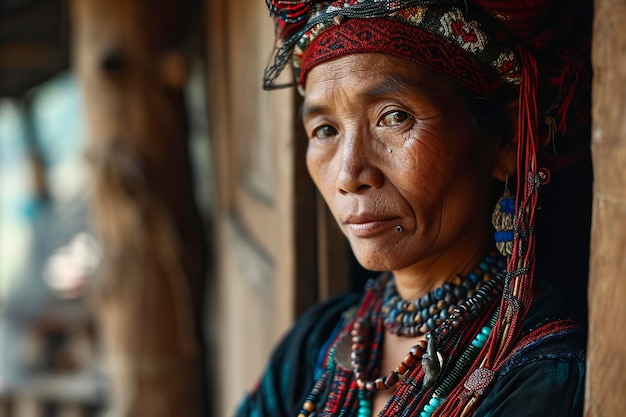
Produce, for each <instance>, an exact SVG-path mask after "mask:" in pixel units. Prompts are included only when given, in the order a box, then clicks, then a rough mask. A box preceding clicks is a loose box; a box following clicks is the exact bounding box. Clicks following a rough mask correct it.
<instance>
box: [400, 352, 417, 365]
mask: <svg viewBox="0 0 626 417" xmlns="http://www.w3.org/2000/svg"><path fill="white" fill-rule="evenodd" d="M418 360H419V358H418V357H417V356H415V355H413V354H412V353H411V352H409V353H407V354H406V356H405V357H404V360H403V361H402V363H403V364H405V365H406V366H408V367H409V368H412V367H414V366H415V365H416V364H417V361H418Z"/></svg>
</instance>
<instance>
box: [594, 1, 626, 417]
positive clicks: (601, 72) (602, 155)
mask: <svg viewBox="0 0 626 417" xmlns="http://www.w3.org/2000/svg"><path fill="white" fill-rule="evenodd" d="M624 19H626V0H596V1H595V16H594V33H593V55H592V59H593V67H594V82H593V111H592V116H593V131H592V152H593V162H594V199H593V225H592V232H591V262H590V280H589V327H590V331H589V343H588V354H587V381H586V382H587V389H586V405H585V416H586V417H600V416H623V415H626V400H625V399H624V393H625V390H626V333H624V331H623V329H624V328H626V303H625V302H624V296H625V295H626V168H625V167H626V55H625V54H624V51H626V31H624V29H623V22H624Z"/></svg>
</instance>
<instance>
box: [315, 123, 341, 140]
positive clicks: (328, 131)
mask: <svg viewBox="0 0 626 417" xmlns="http://www.w3.org/2000/svg"><path fill="white" fill-rule="evenodd" d="M335 135H337V129H335V128H334V127H332V126H331V125H324V126H320V127H318V128H316V129H315V130H313V134H312V135H311V137H313V138H317V139H328V138H331V137H333V136H335Z"/></svg>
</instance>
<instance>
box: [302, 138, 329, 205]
mask: <svg viewBox="0 0 626 417" xmlns="http://www.w3.org/2000/svg"><path fill="white" fill-rule="evenodd" d="M331 161H332V159H330V158H328V156H327V155H325V154H324V153H323V152H319V150H317V149H312V148H311V147H310V146H309V148H308V149H307V153H306V167H307V170H308V171H309V175H310V176H311V179H312V180H313V182H314V183H315V186H316V187H317V189H318V190H319V191H320V193H321V194H322V196H323V197H324V199H325V200H326V201H327V202H328V199H327V197H328V195H327V192H328V189H329V187H331V186H333V184H334V183H333V182H332V169H331V168H332V167H331Z"/></svg>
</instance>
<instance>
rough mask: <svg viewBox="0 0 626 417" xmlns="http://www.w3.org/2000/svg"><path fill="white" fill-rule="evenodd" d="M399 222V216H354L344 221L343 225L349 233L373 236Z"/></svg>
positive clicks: (395, 225)
mask: <svg viewBox="0 0 626 417" xmlns="http://www.w3.org/2000/svg"><path fill="white" fill-rule="evenodd" d="M399 224H400V217H380V216H371V215H363V216H354V217H350V218H348V219H347V220H346V221H345V226H346V228H347V229H348V231H350V233H351V234H352V235H354V236H357V237H373V236H376V235H378V234H381V233H385V232H387V231H390V230H395V228H396V227H397V226H398V225H399Z"/></svg>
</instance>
